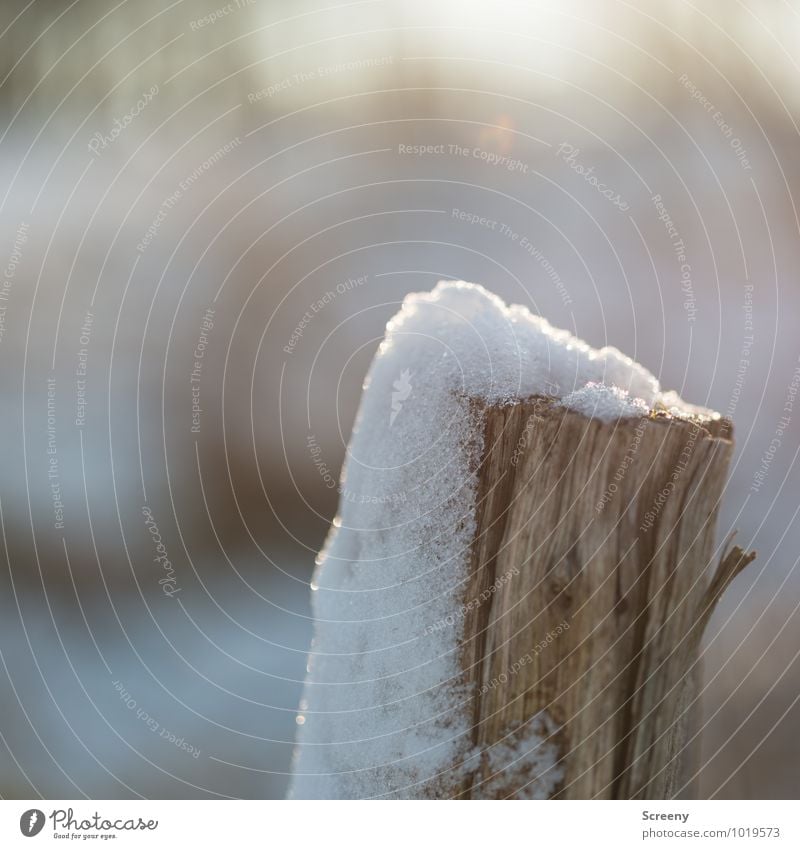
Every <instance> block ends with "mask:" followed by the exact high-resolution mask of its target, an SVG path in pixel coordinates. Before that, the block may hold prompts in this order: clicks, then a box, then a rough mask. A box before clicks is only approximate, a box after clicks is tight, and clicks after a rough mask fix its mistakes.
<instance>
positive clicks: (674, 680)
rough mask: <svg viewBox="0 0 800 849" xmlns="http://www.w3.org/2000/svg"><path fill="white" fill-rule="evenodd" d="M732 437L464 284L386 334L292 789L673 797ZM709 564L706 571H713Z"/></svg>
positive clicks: (408, 307) (333, 560)
mask: <svg viewBox="0 0 800 849" xmlns="http://www.w3.org/2000/svg"><path fill="white" fill-rule="evenodd" d="M731 450H732V441H731V426H730V423H729V422H726V421H724V420H722V419H720V418H719V416H717V415H715V414H712V413H710V412H709V411H704V410H700V409H698V408H693V407H691V406H689V405H686V404H684V403H683V402H682V401H680V399H679V398H677V396H675V395H674V393H666V394H665V393H662V392H661V391H660V388H659V387H658V384H657V382H656V381H655V379H654V378H653V377H652V375H650V374H649V373H648V372H647V371H646V370H644V369H643V368H641V367H640V366H638V365H637V364H635V363H633V362H632V361H631V360H629V359H628V358H626V357H623V356H622V355H621V354H620V353H619V352H618V351H616V350H614V349H603V350H602V351H593V350H592V349H590V348H589V347H588V346H587V345H585V344H584V343H582V342H580V340H577V339H575V338H574V337H571V336H570V335H569V334H566V333H564V332H563V331H556V330H554V329H553V328H551V327H550V326H549V325H548V324H547V323H546V322H544V321H543V320H542V319H539V318H538V317H535V316H532V315H531V314H530V313H528V312H527V310H524V309H522V308H518V307H511V308H506V307H505V305H503V304H502V303H501V302H500V301H499V300H498V299H496V298H495V297H494V296H492V295H490V294H489V293H487V292H486V291H485V290H483V289H481V288H480V287H475V286H471V285H469V284H440V285H439V286H438V287H437V288H436V289H435V290H434V292H433V293H432V294H430V295H423V296H411V297H410V298H408V299H407V300H406V302H405V303H404V307H403V309H402V310H401V312H400V313H399V314H398V316H397V317H396V318H395V319H393V320H392V322H390V323H389V325H388V327H387V337H386V339H385V341H384V343H383V344H382V346H381V350H380V352H379V354H378V356H377V357H376V359H375V362H374V363H373V366H372V369H371V372H370V377H369V378H368V381H367V385H366V386H365V393H364V397H363V400H362V407H361V410H360V413H359V419H358V422H357V425H356V428H355V431H354V436H353V439H352V442H351V446H350V450H349V453H348V459H347V463H346V472H345V474H344V475H343V482H342V488H341V493H342V497H341V507H340V515H339V517H337V520H336V521H335V522H334V528H333V529H332V532H331V536H330V538H329V541H328V543H327V545H326V548H325V550H324V551H323V553H322V555H321V557H320V566H319V569H318V574H317V576H316V578H315V585H314V587H313V589H314V590H315V596H316V598H315V613H316V617H317V623H316V631H315V640H314V644H313V645H312V656H311V660H310V664H309V676H308V680H307V684H306V692H305V695H304V700H303V704H302V705H301V711H302V714H301V715H300V716H298V723H299V724H300V726H301V727H300V734H299V739H298V742H299V747H298V756H297V758H296V762H295V775H294V779H293V790H292V792H293V795H295V796H297V797H323V798H326V797H327V798H334V797H344V798H348V797H349V798H359V797H376V796H392V797H427V798H473V799H474V798H580V799H585V798H634V797H647V798H668V797H670V796H672V795H673V794H675V793H676V792H677V791H678V790H679V789H680V787H681V779H680V769H679V768H680V765H681V763H682V762H683V761H685V758H684V754H685V753H684V752H683V748H684V745H683V744H684V740H685V729H686V724H687V717H688V715H689V713H690V708H691V707H692V704H693V702H694V701H695V700H696V686H697V684H696V682H697V680H698V646H699V640H700V637H701V635H702V632H703V629H704V626H705V624H706V622H707V621H708V618H709V616H710V615H711V612H712V611H713V609H714V606H715V604H716V602H717V600H718V598H719V596H720V595H721V593H722V592H723V591H724V589H725V587H726V586H727V585H728V583H729V582H730V581H731V580H732V578H733V577H734V576H735V575H736V574H737V573H738V571H739V570H741V569H742V568H743V567H744V566H745V565H746V564H747V563H748V562H749V561H750V560H751V559H752V557H753V555H746V554H744V553H743V552H742V551H741V550H740V549H738V548H733V549H732V550H731V551H730V552H728V553H727V554H726V556H724V557H723V558H720V557H719V556H717V554H716V549H715V525H716V517H717V510H718V506H719V502H720V498H721V496H722V493H723V489H724V485H725V479H726V473H727V468H728V463H729V460H730V455H731ZM717 563H719V565H717Z"/></svg>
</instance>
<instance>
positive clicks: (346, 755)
mask: <svg viewBox="0 0 800 849" xmlns="http://www.w3.org/2000/svg"><path fill="white" fill-rule="evenodd" d="M532 395H549V396H550V397H552V398H553V399H554V402H555V403H558V404H561V405H564V406H566V407H568V408H570V409H574V410H577V411H578V412H581V413H583V414H585V415H587V416H594V417H596V418H600V419H602V420H604V421H611V420H614V419H616V418H620V417H632V416H642V415H646V414H647V413H648V412H650V411H652V410H657V409H658V410H664V409H671V410H672V411H673V412H674V413H677V414H686V415H712V414H710V413H709V412H708V411H701V410H699V409H698V408H693V407H690V406H689V405H685V404H684V403H683V402H682V401H681V400H680V399H679V398H678V397H677V395H675V394H674V393H667V394H663V393H662V392H661V390H660V387H659V384H658V381H657V380H656V379H655V377H654V376H653V375H652V374H650V372H648V371H647V370H646V369H645V368H643V367H642V366H641V365H639V364H637V363H635V362H634V361H633V360H631V359H630V358H629V357H626V356H624V355H623V354H621V353H620V352H619V351H618V350H616V349H615V348H603V349H601V350H594V349H592V348H590V347H589V346H588V345H587V344H586V343H585V342H583V341H581V340H580V339H577V338H576V337H574V336H572V335H571V334H570V333H568V332H567V331H564V330H558V329H556V328H554V327H552V326H551V325H550V324H549V323H548V322H547V321H545V320H544V319H543V318H540V317H538V316H535V315H532V314H531V313H530V312H529V311H528V310H527V309H526V308H525V307H521V306H511V307H506V306H505V304H504V303H503V302H502V301H501V300H500V299H499V298H498V297H496V296H495V295H493V294H491V293H490V292H488V291H486V290H485V289H484V288H482V287H481V286H477V285H474V284H470V283H463V282H456V283H453V282H442V283H439V284H438V285H437V286H436V288H435V289H434V290H433V291H432V292H430V293H425V294H413V295H409V296H408V297H407V298H406V299H405V301H404V302H403V305H402V308H401V310H400V311H399V313H398V314H397V315H396V316H395V317H394V318H392V319H391V321H389V323H388V325H387V328H386V337H385V339H384V340H383V342H382V343H381V345H380V347H379V350H378V354H377V355H376V357H375V359H374V361H373V363H372V366H371V368H370V371H369V374H368V376H367V379H366V381H365V383H364V393H363V396H362V400H361V407H360V409H359V413H358V416H357V419H356V423H355V427H354V430H353V435H352V438H351V442H350V446H349V448H348V453H347V458H346V461H345V466H344V470H343V474H342V481H341V486H340V492H341V499H340V515H339V516H337V518H336V519H335V520H334V525H333V527H332V529H331V532H330V535H329V538H328V540H327V542H326V544H325V547H324V549H323V551H322V552H321V554H320V556H319V558H318V560H317V571H316V573H315V578H314V582H313V584H312V590H313V605H314V613H315V619H316V625H315V636H314V640H313V643H312V647H311V656H310V661H309V666H308V677H307V681H306V685H305V692H304V698H303V702H302V705H301V707H302V714H301V715H300V716H298V748H297V751H296V754H295V763H294V778H293V783H292V788H291V794H292V795H293V796H294V797H296V798H370V797H381V796H382V797H404V798H408V797H420V796H421V797H424V796H425V795H431V793H432V792H433V790H432V788H434V787H435V793H436V795H438V796H440V797H441V796H443V795H448V794H449V793H452V792H456V790H457V788H459V787H460V786H462V784H463V782H464V781H465V779H467V778H469V776H470V775H471V774H473V773H474V771H475V770H476V768H477V764H478V763H479V762H481V757H480V756H481V753H480V752H476V751H475V749H474V747H473V746H472V743H471V738H470V731H471V720H470V717H471V708H472V702H471V699H470V693H469V692H468V691H467V689H466V686H465V684H464V682H463V681H462V678H461V671H460V668H459V661H458V652H459V644H460V638H461V634H462V628H463V619H464V618H463V617H462V616H458V615H454V613H457V612H458V608H459V605H460V604H461V598H460V593H461V592H463V588H464V582H465V580H466V578H467V575H468V567H469V552H470V543H471V540H472V537H473V533H474V529H475V480H474V477H473V476H471V469H474V468H475V464H476V461H477V460H478V458H479V457H480V453H481V449H482V430H481V428H480V427H479V422H478V418H477V415H478V414H477V412H476V410H475V408H474V405H472V404H471V399H478V400H482V401H485V402H488V403H492V404H497V403H509V404H510V403H515V402H518V401H519V400H520V399H525V398H527V397H530V396H532ZM547 728H548V726H547V725H546V724H545V725H543V724H542V722H539V723H533V724H532V725H531V729H532V730H531V731H530V732H529V733H528V735H527V736H525V735H524V734H523V735H522V736H519V735H518V736H517V737H511V738H509V739H510V740H512V742H510V743H507V744H506V743H504V744H502V745H500V746H495V747H493V749H492V751H490V752H488V753H483V755H485V756H486V757H489V758H490V759H493V760H492V763H499V764H500V766H499V767H498V769H499V770H500V772H499V774H498V777H497V778H496V779H495V781H502V780H503V778H502V776H503V771H504V767H505V766H508V768H509V770H511V771H513V770H514V769H519V768H525V769H526V770H527V769H529V768H530V766H531V762H530V758H533V759H534V761H533V763H534V765H537V764H538V765H539V766H542V765H543V766H544V769H545V771H547V769H548V768H549V772H546V774H547V775H549V776H550V779H542V781H538V782H534V784H533V785H532V788H533V789H532V790H531V791H530V792H531V793H534V794H541V793H544V794H545V795H546V793H547V790H548V784H547V781H548V780H551V781H555V780H557V774H558V769H557V764H556V761H557V758H556V757H555V754H554V750H553V749H552V744H550V748H549V749H548V748H547V747H545V748H541V747H539V744H540V743H542V740H543V737H542V734H543V729H545V730H546V729H547ZM548 733H550V732H549V731H548ZM531 735H533V736H531ZM544 736H545V737H546V736H547V735H544ZM514 741H515V742H514ZM509 747H512V748H509ZM537 747H538V748H537ZM514 752H516V753H517V754H516V757H515V756H514ZM531 752H532V753H533V754H530V753H531ZM514 764H516V766H514ZM520 765H521V766H520ZM537 768H538V767H537ZM509 774H511V772H509Z"/></svg>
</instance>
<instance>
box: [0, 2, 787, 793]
mask: <svg viewBox="0 0 800 849" xmlns="http://www.w3.org/2000/svg"><path fill="white" fill-rule="evenodd" d="M798 62H800V5H799V4H798V3H797V2H795V0H744V2H738V0H697V2H694V3H692V2H688V0H687V1H686V2H684V0H644V2H637V3H627V2H622V0H601V1H600V2H598V0H552V2H538V0H537V2H518V3H515V2H495V3H488V2H478V0H458V2H455V0H453V2H450V0H433V2H431V0H426V2H421V0H402V2H400V0H357V1H356V2H336V0H330V2H324V0H316V2H306V1H305V0H301V2H296V0H295V1H294V2H291V3H290V2H288V0H284V2H281V1H280V0H251V2H247V0H233V2H232V3H230V4H225V3H223V2H221V0H177V2H172V3H164V2H157V1H156V0H137V1H136V2H133V0H122V2H99V0H74V2H66V0H65V2H55V0H30V2H25V0H3V3H2V5H1V6H0V222H2V227H1V228H0V274H2V279H0V399H1V400H2V415H1V416H0V469H2V474H0V519H1V520H2V534H3V542H2V546H0V551H1V552H2V554H0V560H1V561H2V564H0V661H1V662H2V667H1V668H0V796H2V797H6V798H8V797H26V798H27V797H36V796H44V797H51V798H53V797H56V798H59V797H60V798H65V797H66V798H80V797H84V796H87V797H96V798H117V797H119V798H123V797H140V796H141V797H154V798H182V797H210V798H213V797H228V796H233V797H255V798H259V797H276V798H279V797H282V796H283V795H284V793H285V790H286V785H287V771H288V769H289V764H290V756H291V750H292V740H293V737H294V732H295V728H296V726H295V717H296V715H297V706H298V701H299V698H300V690H301V684H302V679H303V676H304V672H305V664H306V653H307V651H308V648H309V643H310V634H311V621H310V618H309V616H310V610H309V580H310V576H311V572H312V569H313V565H314V556H315V553H316V551H317V550H318V549H319V547H320V545H321V543H322V541H323V539H324V536H325V533H326V531H327V528H328V525H329V522H330V520H331V518H332V517H333V515H334V514H335V511H336V497H337V496H336V490H335V488H333V486H332V483H331V477H330V476H333V478H335V477H336V475H337V474H338V471H339V468H340V466H341V462H342V459H343V457H344V452H345V446H346V442H347V438H348V435H349V432H350V429H351V427H352V423H353V419H354V416H355V411H356V406H357V402H358V398H359V393H360V389H361V385H362V382H363V379H364V375H365V372H366V369H367V367H368V364H369V361H370V359H371V357H372V355H373V353H374V351H375V349H376V347H377V345H378V343H379V341H380V338H381V335H382V332H383V328H384V326H385V324H386V321H387V320H388V319H389V318H390V317H391V316H392V314H393V313H394V312H395V311H396V310H397V308H398V304H399V302H400V301H401V300H402V298H403V296H404V295H405V294H406V293H408V292H410V291H416V290H421V289H429V288H431V287H432V286H433V285H434V283H435V282H436V281H437V280H438V279H442V278H454V279H467V280H473V281H476V282H480V283H483V284H484V285H486V286H487V287H488V288H490V289H492V290H493V291H495V292H496V293H498V294H499V295H500V296H501V297H503V298H504V299H505V300H507V301H510V302H517V303H523V304H526V305H528V306H529V307H530V308H531V309H532V310H534V311H536V312H538V313H540V314H542V315H544V316H546V317H547V318H548V319H549V320H550V321H551V322H552V323H553V324H555V325H556V326H561V327H566V328H568V329H570V330H571V331H572V332H574V333H576V334H578V335H580V336H581V337H583V338H584V339H586V340H587V341H588V342H590V343H591V344H592V345H595V346H602V345H604V344H611V345H615V346H617V347H618V348H620V349H622V350H623V351H625V352H626V353H628V354H630V355H631V356H633V357H634V358H636V359H638V360H639V361H640V362H642V363H643V364H645V365H646V366H647V367H648V368H650V369H651V370H652V371H653V372H654V373H655V374H656V375H657V376H658V377H659V378H660V380H661V381H662V384H663V385H665V386H666V387H668V388H675V389H678V390H679V391H680V393H681V394H682V395H683V396H684V397H685V398H686V399H687V400H690V401H692V402H695V403H700V404H705V405H708V406H711V407H714V408H715V409H718V410H719V411H720V412H722V413H723V414H726V415H729V416H731V417H732V418H733V419H734V421H735V424H736V433H737V449H736V457H735V461H734V465H733V468H732V470H731V477H730V485H729V487H728V490H727V493H726V499H725V503H724V505H723V507H722V513H721V520H720V539H723V538H724V537H725V536H727V535H728V534H729V533H730V532H732V531H733V530H734V529H735V530H737V531H738V538H737V540H738V542H739V544H740V545H742V546H743V547H745V548H757V549H758V551H759V558H758V560H757V562H756V563H755V564H754V565H753V566H751V567H750V569H749V570H747V572H746V573H745V574H744V575H742V576H740V577H739V578H738V579H737V580H736V582H735V583H734V585H733V586H732V587H731V589H730V590H729V591H728V593H727V595H726V596H725V599H724V601H723V603H722V604H721V605H720V608H719V609H718V611H717V613H716V614H715V617H714V620H713V622H712V623H711V625H710V627H709V630H708V633H707V634H706V638H705V644H704V645H705V649H704V660H705V686H704V690H703V704H702V708H703V716H702V743H701V742H699V740H698V742H697V743H696V746H697V749H696V751H697V753H698V755H699V757H698V774H697V776H696V778H697V784H696V787H697V791H696V792H697V793H698V795H700V796H703V797H744V798H753V797H759V798H770V797H773V798H783V797H792V796H796V794H797V776H798V763H800V733H799V731H800V707H798V705H797V701H798V697H800V684H799V683H798V681H800V674H799V673H800V662H798V651H800V617H799V616H798V610H797V608H798V601H800V580H799V579H798V568H797V561H798V551H800V522H798V521H797V517H798V510H800V468H799V467H798V447H799V446H800V439H798V435H799V434H800V398H798V397H797V395H796V393H797V390H798V387H800V370H799V369H800V334H798V329H797V320H798V310H800V293H799V292H798V269H799V268H800V240H799V239H798V234H799V233H800V225H799V219H798V210H797V200H798V198H800V133H799V132H798V123H797V122H798V119H799V118H800V108H799V107H800V67H798ZM413 146H423V147H427V146H433V147H430V148H427V149H426V150H425V149H424V150H422V152H413ZM462 150H463V151H466V152H465V153H464V152H462ZM490 154H491V155H492V156H491V157H489V155H490ZM502 157H505V159H502ZM588 169H592V170H591V171H589V170H588ZM592 177H596V179H597V181H598V182H599V183H601V184H603V185H604V186H606V187H608V188H609V189H610V191H609V192H608V194H611V195H612V196H613V199H609V198H608V197H606V196H604V195H603V194H601V192H600V191H598V187H597V185H595V184H594V183H593V182H592V180H591V179H590V178H592ZM459 212H466V213H468V214H469V215H471V216H475V218H473V219H471V220H473V221H475V223H470V221H465V220H462V217H461V216H459V214H458V213H459ZM665 215H668V217H669V219H670V221H671V224H672V229H670V228H669V224H668V222H667V221H666V219H665ZM481 218H483V219H486V221H485V222H484V223H483V224H482V223H481V222H480V220H479V219H481ZM489 222H496V223H495V225H494V226H491V225H490V224H489ZM501 225H504V226H501ZM511 234H516V237H515V236H513V235H511ZM679 242H680V243H682V249H681V250H677V249H676V248H677V247H678V243H679ZM682 252H683V253H684V254H685V259H679V256H678V255H679V254H680V253H682ZM348 281H350V282H348ZM337 287H338V288H337ZM326 293H327V294H326ZM318 302H321V304H320V303H318ZM312 305H316V307H315V306H312ZM306 313H309V315H310V317H309V318H308V319H307V320H306V321H304V322H303V317H304V316H305V315H306ZM301 322H302V323H303V326H302V327H301V328H300V333H299V334H298V333H295V330H296V328H298V325H300V324H301ZM293 334H294V337H293ZM200 354H201V355H202V356H199V355H200ZM198 363H199V367H198V365H197V364H198ZM312 449H313V450H312ZM143 508H146V509H148V510H149V511H151V512H150V514H148V515H151V516H152V520H151V522H155V524H156V525H157V527H158V533H159V538H160V539H161V541H162V544H163V546H164V548H163V550H161V554H162V555H163V556H164V557H167V558H168V560H169V570H168V569H167V568H166V567H165V564H164V563H163V561H162V562H154V557H155V556H156V555H157V553H158V552H156V550H155V548H154V538H153V537H152V535H151V533H150V528H151V527H152V524H151V525H147V524H146V522H145V519H146V516H145V515H144V512H143ZM160 581H161V583H159V582H160ZM165 581H166V583H165ZM165 586H166V587H167V588H168V590H169V591H170V592H171V594H170V595H167V594H166V593H165V592H164V587H165ZM132 703H133V705H134V706H132Z"/></svg>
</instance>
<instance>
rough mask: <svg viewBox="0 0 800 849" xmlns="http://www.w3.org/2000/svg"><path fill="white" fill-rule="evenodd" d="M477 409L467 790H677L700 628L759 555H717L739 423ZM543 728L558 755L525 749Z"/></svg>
mask: <svg viewBox="0 0 800 849" xmlns="http://www.w3.org/2000/svg"><path fill="white" fill-rule="evenodd" d="M476 413H477V414H478V415H479V416H480V417H481V418H482V420H483V422H484V433H485V448H484V452H483V457H482V460H481V462H480V466H479V468H478V469H477V470H476V473H477V479H478V508H477V519H478V523H477V532H476V536H475V539H474V545H473V549H472V565H471V573H470V581H469V585H468V587H467V590H466V593H465V596H464V604H465V610H466V618H465V634H464V640H463V646H462V668H463V670H464V680H465V683H466V684H467V686H468V687H469V688H470V689H469V691H470V692H471V693H472V694H473V705H474V714H473V743H474V744H475V746H476V749H475V751H478V752H482V753H483V754H482V755H481V756H479V765H478V767H477V768H475V769H474V770H473V771H472V773H471V775H470V777H469V778H468V779H466V780H465V782H464V786H463V789H462V791H461V796H462V797H464V798H505V797H517V798H521V797H526V796H534V797H536V796H539V797H541V796H547V797H556V798H572V799H589V798H617V799H627V798H652V799H663V798H670V797H672V796H673V795H674V794H675V793H676V792H677V791H678V790H679V789H680V788H681V786H682V782H683V779H682V777H681V772H680V766H681V763H682V762H683V763H685V762H686V760H687V759H686V757H685V754H686V753H685V752H684V751H683V749H684V740H685V737H686V727H687V723H688V721H689V717H690V715H691V710H692V709H693V706H694V705H695V703H696V701H697V699H696V695H697V682H698V681H699V679H700V675H699V661H698V653H699V643H700V638H701V636H702V632H703V629H704V627H705V624H706V623H707V621H708V618H709V617H710V615H711V613H712V612H713V609H714V606H715V605H716V603H717V600H718V599H719V597H720V595H721V593H722V592H723V591H724V589H725V588H726V587H727V586H728V584H729V583H730V581H731V580H732V579H733V577H735V575H736V574H737V573H738V572H739V571H740V570H741V569H742V568H743V567H744V566H745V565H747V563H749V562H750V560H752V559H753V557H754V556H755V555H753V554H748V555H745V554H744V553H743V552H742V551H741V550H740V549H738V548H734V549H732V550H731V551H730V552H729V553H728V554H726V555H725V556H724V557H722V558H721V562H720V564H719V566H717V565H716V564H717V562H718V561H720V557H719V555H718V553H717V552H716V550H715V525H716V518H717V512H718V507H719V502H720V498H721V496H722V493H723V489H724V485H725V480H726V475H727V469H728V464H729V461H730V457H731V452H732V447H733V442H732V432H731V430H732V429H731V425H730V423H729V422H727V421H725V420H719V421H705V422H704V421H702V420H700V419H692V418H674V417H672V416H670V415H668V414H666V413H664V414H658V415H652V416H650V417H647V418H642V419H625V420H620V421H615V422H612V423H603V422H601V421H599V420H596V419H589V418H587V417H585V416H583V415H581V414H579V413H576V412H572V411H567V410H565V409H564V408H562V407H559V406H557V405H555V404H554V403H553V402H552V401H551V400H549V399H547V398H538V397H537V398H531V399H529V400H527V401H525V402H522V403H516V404H513V405H507V406H496V407H486V408H482V409H479V410H477V411H476ZM531 732H533V733H534V737H535V736H536V735H537V734H538V736H539V737H544V738H545V740H544V742H543V744H542V745H543V746H546V747H547V748H548V751H550V752H552V753H554V754H555V756H556V757H555V758H554V759H553V758H551V759H550V760H548V758H542V757H540V756H537V752H535V751H523V755H524V757H519V753H520V745H522V744H521V743H520V741H523V740H524V739H525V735H529V734H530V733H531ZM693 745H694V746H695V747H696V745H697V743H696V742H695V743H694V744H693ZM523 750H524V745H523ZM542 751H544V750H543V749H540V752H539V754H541V752H542ZM491 752H495V753H497V752H501V753H502V752H508V754H507V755H506V757H507V760H508V763H502V762H500V764H499V765H498V758H497V757H494V756H490V754H489V753H491ZM512 753H513V754H512ZM552 760H555V761H557V763H556V764H555V766H554V765H553V764H552V763H551V761H552ZM501 761H502V759H501Z"/></svg>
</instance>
